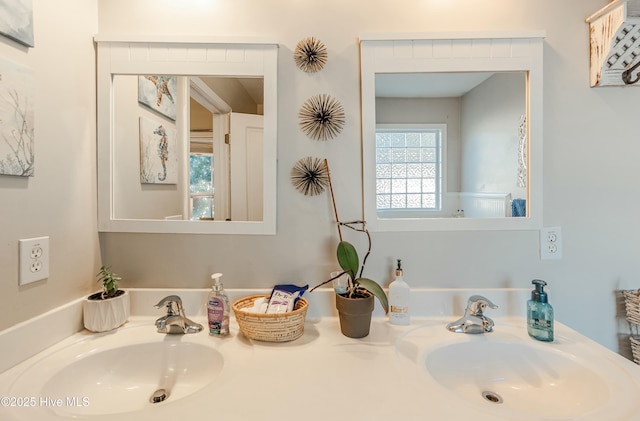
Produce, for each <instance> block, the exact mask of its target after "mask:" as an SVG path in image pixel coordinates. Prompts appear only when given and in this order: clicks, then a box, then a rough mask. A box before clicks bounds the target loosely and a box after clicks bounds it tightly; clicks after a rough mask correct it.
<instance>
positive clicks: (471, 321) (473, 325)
mask: <svg viewBox="0 0 640 421" xmlns="http://www.w3.org/2000/svg"><path fill="white" fill-rule="evenodd" d="M487 307H489V308H498V306H497V305H495V304H493V303H492V302H491V300H489V299H488V298H486V297H483V296H482V295H472V296H471V297H469V299H468V300H467V308H466V309H465V311H464V316H462V317H461V318H460V319H458V320H456V321H455V322H451V323H449V324H447V330H449V331H451V332H456V333H485V332H491V331H492V330H493V326H494V323H493V320H491V319H490V318H489V317H487V316H485V315H484V314H483V312H484V309H485V308H487Z"/></svg>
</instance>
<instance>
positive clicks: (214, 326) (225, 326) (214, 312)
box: [207, 273, 230, 336]
mask: <svg viewBox="0 0 640 421" xmlns="http://www.w3.org/2000/svg"><path fill="white" fill-rule="evenodd" d="M221 277H222V274H221V273H214V274H213V275H211V279H213V281H214V284H213V287H212V288H211V292H210V293H209V298H208V299H207V318H208V322H209V334H211V335H219V336H224V335H228V334H229V313H230V312H229V298H228V297H227V294H226V293H225V292H224V287H223V286H222V281H221V280H220V278H221Z"/></svg>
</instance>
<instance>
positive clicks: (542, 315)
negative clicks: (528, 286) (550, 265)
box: [527, 279, 553, 342]
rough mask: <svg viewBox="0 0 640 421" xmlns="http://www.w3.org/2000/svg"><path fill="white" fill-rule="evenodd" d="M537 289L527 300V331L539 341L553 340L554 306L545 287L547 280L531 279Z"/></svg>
mask: <svg viewBox="0 0 640 421" xmlns="http://www.w3.org/2000/svg"><path fill="white" fill-rule="evenodd" d="M531 283H532V284H533V285H535V289H534V290H533V291H531V299H530V300H529V301H527V332H528V333H529V336H531V337H532V338H534V339H537V340H539V341H544V342H551V341H553V307H551V304H549V299H548V297H547V293H546V292H545V291H544V287H545V286H546V285H547V283H546V282H545V281H542V280H540V279H534V280H533V281H531Z"/></svg>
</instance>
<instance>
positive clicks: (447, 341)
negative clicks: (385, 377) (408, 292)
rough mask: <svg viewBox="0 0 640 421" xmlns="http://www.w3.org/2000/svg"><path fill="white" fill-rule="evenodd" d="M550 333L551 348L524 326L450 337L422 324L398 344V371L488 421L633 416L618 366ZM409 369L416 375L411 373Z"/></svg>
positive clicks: (630, 387) (631, 395)
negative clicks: (400, 368) (484, 415)
mask: <svg viewBox="0 0 640 421" xmlns="http://www.w3.org/2000/svg"><path fill="white" fill-rule="evenodd" d="M590 345H591V346H585V343H584V341H583V340H576V338H575V337H574V338H572V337H570V336H566V335H563V334H562V332H558V331H556V341H555V342H554V343H542V342H538V341H535V340H533V339H531V338H529V337H528V335H527V334H526V328H525V326H524V325H522V326H517V325H509V324H505V323H502V324H499V323H498V322H497V321H496V327H495V328H494V332H491V333H486V334H479V335H472V334H461V333H451V332H448V331H447V330H446V329H445V328H444V324H443V325H431V326H423V327H419V328H417V329H414V330H412V331H409V332H408V333H407V334H406V335H404V336H403V337H402V338H401V339H400V340H399V341H398V343H397V345H396V349H397V355H398V356H399V358H400V361H401V362H402V365H403V366H404V367H406V368H408V369H410V370H413V371H414V372H415V371H418V372H419V374H417V376H418V377H422V381H423V384H425V386H430V390H432V391H433V390H434V386H437V389H436V391H435V393H437V394H440V395H441V396H442V399H448V400H451V404H452V405H455V406H457V407H459V406H473V407H476V409H478V410H480V411H483V412H486V413H487V414H491V417H492V419H508V420H520V419H522V420H541V419H554V420H565V419H567V420H568V419H571V420H574V419H576V420H577V419H585V420H586V419H594V420H596V419H600V420H604V419H616V418H615V416H614V415H615V414H627V413H630V411H637V407H636V404H635V401H634V400H635V399H637V398H636V397H637V396H638V394H639V393H640V389H639V388H638V385H637V383H636V382H634V381H633V380H632V379H631V377H630V376H629V375H628V374H627V372H626V370H625V369H624V367H621V366H619V365H618V364H617V362H615V361H613V360H611V359H610V358H609V357H608V356H607V355H606V354H605V353H599V352H598V350H599V345H597V344H595V343H591V344H590ZM416 365H417V366H419V367H420V370H416Z"/></svg>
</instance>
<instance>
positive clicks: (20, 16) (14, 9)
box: [0, 0, 34, 47]
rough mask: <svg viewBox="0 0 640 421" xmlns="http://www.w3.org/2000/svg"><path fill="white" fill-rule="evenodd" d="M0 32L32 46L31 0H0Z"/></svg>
mask: <svg viewBox="0 0 640 421" xmlns="http://www.w3.org/2000/svg"><path fill="white" fill-rule="evenodd" d="M0 34H2V35H4V36H5V37H7V38H10V39H12V40H14V41H16V42H19V43H20V44H22V45H26V46H27V47H33V45H34V44H33V5H32V0H0Z"/></svg>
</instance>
